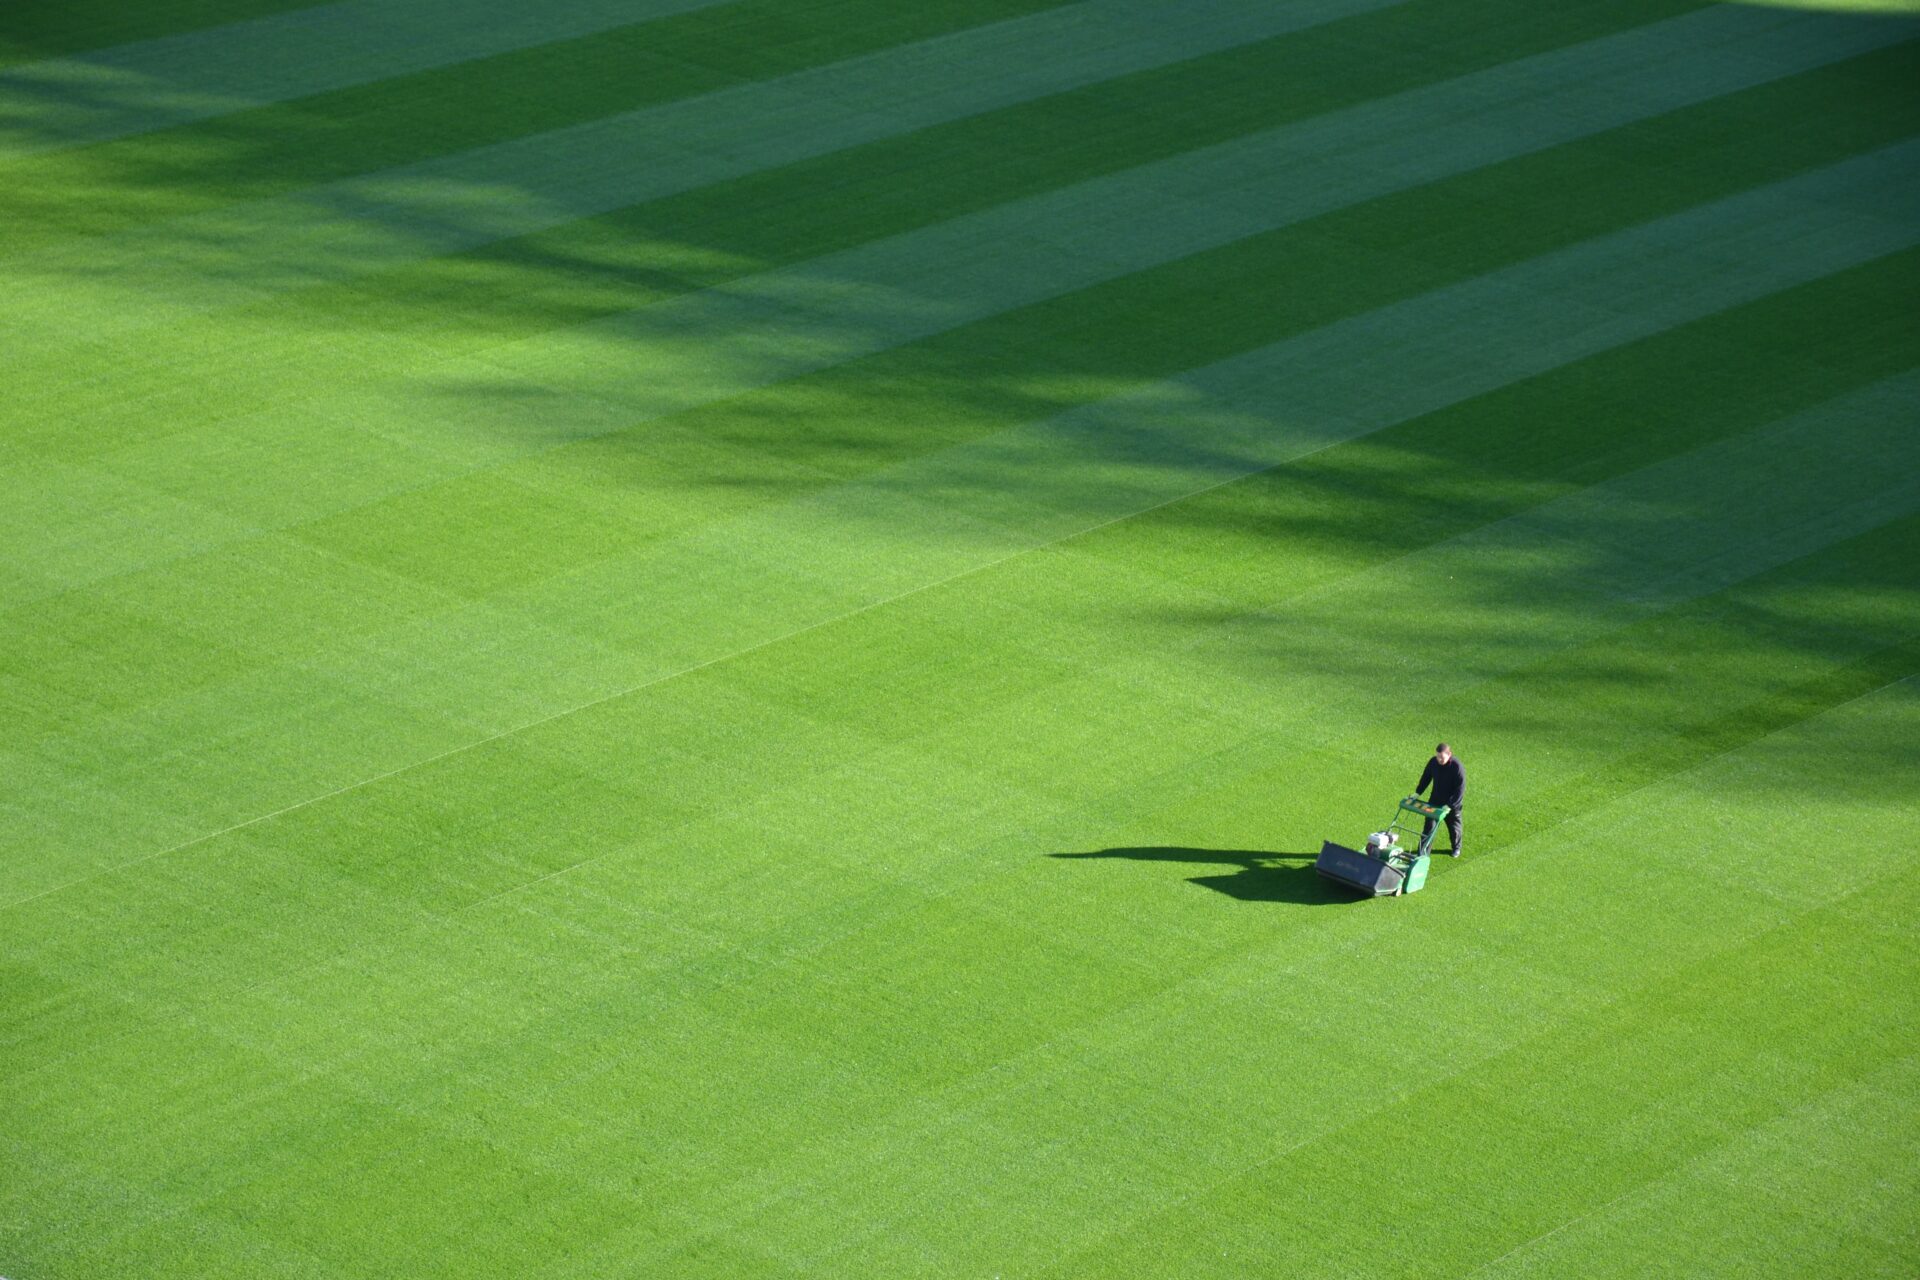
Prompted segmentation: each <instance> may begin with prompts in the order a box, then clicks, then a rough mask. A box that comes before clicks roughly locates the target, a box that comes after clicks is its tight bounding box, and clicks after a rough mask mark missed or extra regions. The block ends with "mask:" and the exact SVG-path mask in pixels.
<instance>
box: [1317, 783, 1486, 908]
mask: <svg viewBox="0 0 1920 1280" xmlns="http://www.w3.org/2000/svg"><path fill="white" fill-rule="evenodd" d="M1450 812H1452V810H1451V809H1450V808H1449V807H1448V806H1446V805H1444V804H1428V803H1427V802H1426V801H1424V800H1422V799H1421V798H1420V797H1419V796H1408V797H1407V798H1406V799H1404V800H1402V801H1401V802H1400V807H1399V808H1398V809H1396V810H1395V811H1394V815H1393V821H1392V822H1389V823H1388V824H1387V829H1386V830H1385V831H1376V832H1374V833H1373V834H1372V835H1370V836H1368V837H1367V847H1366V848H1365V849H1364V850H1361V849H1349V848H1347V847H1346V846H1345V845H1343V844H1335V843H1333V842H1332V841H1331V840H1329V841H1326V842H1324V843H1323V844H1321V846H1320V857H1319V858H1318V859H1317V860H1316V861H1315V862H1314V864H1313V869H1314V870H1315V871H1318V872H1319V873H1320V874H1321V875H1323V876H1325V877H1326V878H1327V879H1329V880H1332V881H1335V882H1336V883H1339V884H1343V885H1345V886H1347V888H1349V889H1358V890H1359V891H1360V892H1361V893H1364V894H1366V895H1367V896H1368V897H1369V898H1380V897H1393V896H1396V895H1399V894H1403V893H1417V892H1419V891H1420V889H1421V888H1422V887H1423V886H1424V885H1425V884H1426V883H1427V863H1428V861H1429V859H1430V858H1431V857H1432V854H1433V832H1434V831H1437V830H1439V828H1440V824H1441V823H1443V822H1445V821H1446V820H1447V814H1449V813H1450ZM1409 815H1412V816H1409ZM1416 820H1417V821H1418V826H1417V827H1416V826H1415V822H1416ZM1429 822H1431V823H1432V824H1433V825H1432V826H1431V827H1428V825H1427V824H1428V823H1429ZM1403 836H1404V837H1408V838H1411V839H1412V841H1413V844H1414V847H1413V851H1412V852H1408V851H1407V849H1406V847H1405V846H1404V845H1402V844H1401V838H1402V837H1403Z"/></svg>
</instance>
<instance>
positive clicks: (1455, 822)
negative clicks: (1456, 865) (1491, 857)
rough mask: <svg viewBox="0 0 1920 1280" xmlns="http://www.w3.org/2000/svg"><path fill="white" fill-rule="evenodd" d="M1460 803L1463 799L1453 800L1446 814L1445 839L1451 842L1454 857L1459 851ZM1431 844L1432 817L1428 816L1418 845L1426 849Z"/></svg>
mask: <svg viewBox="0 0 1920 1280" xmlns="http://www.w3.org/2000/svg"><path fill="white" fill-rule="evenodd" d="M1462 803H1464V801H1462V800H1455V801H1454V802H1453V808H1452V810H1451V811H1450V812H1448V814H1447V839H1448V840H1450V841H1452V842H1453V852H1454V855H1455V856H1456V857H1457V856H1458V855H1459V853H1460V806H1461V805H1462ZM1432 845H1433V819H1432V818H1428V819H1427V829H1426V830H1425V831H1423V832H1421V833H1420V847H1421V848H1423V849H1426V848H1431V847H1432Z"/></svg>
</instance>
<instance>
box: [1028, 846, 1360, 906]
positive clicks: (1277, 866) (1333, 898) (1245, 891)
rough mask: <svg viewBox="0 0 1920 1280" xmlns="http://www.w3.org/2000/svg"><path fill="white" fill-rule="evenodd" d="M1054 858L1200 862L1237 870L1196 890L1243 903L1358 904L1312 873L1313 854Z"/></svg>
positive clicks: (1168, 851)
mask: <svg viewBox="0 0 1920 1280" xmlns="http://www.w3.org/2000/svg"><path fill="white" fill-rule="evenodd" d="M1047 856H1048V857H1052V858H1075V859H1079V858H1124V859H1127V860H1128V861H1132V862H1195V863H1212V864H1218V865H1222V866H1233V867H1238V868H1239V870H1238V871H1234V872H1232V873H1230V874H1227V875H1216V876H1192V877H1189V879H1188V881H1187V883H1188V884H1197V885H1199V886H1201V887H1202V888H1205V889H1212V890H1213V891H1214V892H1215V893H1224V894H1226V895H1227V896H1228V897H1229V898H1238V899H1239V900H1240V901H1242V902H1291V903H1296V904H1298V905H1301V906H1324V905H1327V904H1329V903H1339V902H1357V901H1359V900H1360V899H1359V898H1358V896H1357V895H1355V894H1352V893H1349V892H1347V891H1346V890H1344V889H1341V888H1340V887H1339V886H1337V885H1334V884H1332V883H1331V882H1329V881H1328V880H1326V879H1324V878H1323V877H1322V876H1321V875H1320V873H1319V872H1317V871H1315V870H1314V869H1313V860H1314V858H1315V857H1317V856H1318V855H1317V854H1312V853H1270V852H1267V851H1264V850H1259V849H1184V848H1180V847H1178V846H1168V845H1146V846H1141V847H1136V848H1122V849H1095V850H1093V851H1091V852H1089V853H1054V854H1048V855H1047Z"/></svg>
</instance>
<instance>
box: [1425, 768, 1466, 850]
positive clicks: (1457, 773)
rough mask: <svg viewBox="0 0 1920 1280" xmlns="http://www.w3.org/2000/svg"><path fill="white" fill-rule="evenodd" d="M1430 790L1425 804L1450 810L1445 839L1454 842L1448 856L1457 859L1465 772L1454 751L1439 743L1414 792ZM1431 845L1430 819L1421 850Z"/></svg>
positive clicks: (1464, 800)
mask: <svg viewBox="0 0 1920 1280" xmlns="http://www.w3.org/2000/svg"><path fill="white" fill-rule="evenodd" d="M1429 785H1431V786H1432V787H1433V794H1432V795H1430V796H1428V797H1427V803H1428V804H1444V805H1446V806H1447V807H1448V808H1449V809H1451V810H1452V812H1450V813H1449V814H1447V839H1448V840H1451V841H1452V842H1453V848H1451V849H1449V850H1448V851H1447V852H1448V853H1449V854H1450V855H1452V856H1453V857H1456V858H1457V857H1459V856H1460V806H1461V805H1462V804H1464V803H1465V802H1466V798H1467V771H1466V770H1465V769H1462V768H1461V767H1460V762H1459V761H1458V760H1455V759H1454V758H1453V748H1452V747H1449V746H1448V745H1447V744H1446V743H1444V742H1443V743H1441V744H1440V745H1439V746H1437V747H1435V748H1434V749H1433V759H1431V760H1429V761H1427V767H1426V768H1425V769H1424V770H1422V771H1421V774H1420V785H1419V786H1417V787H1415V788H1414V789H1413V794H1415V795H1419V794H1420V793H1421V792H1423V791H1425V790H1426V789H1427V787H1428V786H1429ZM1432 843H1433V819H1432V818H1428V819H1427V829H1426V831H1425V832H1423V833H1422V834H1421V836H1420V847H1421V848H1423V849H1425V848H1427V847H1429V846H1430V845H1431V844H1432Z"/></svg>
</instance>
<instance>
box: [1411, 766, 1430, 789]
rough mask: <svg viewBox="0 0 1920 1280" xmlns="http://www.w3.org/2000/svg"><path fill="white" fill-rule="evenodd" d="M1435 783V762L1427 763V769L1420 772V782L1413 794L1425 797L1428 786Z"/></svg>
mask: <svg viewBox="0 0 1920 1280" xmlns="http://www.w3.org/2000/svg"><path fill="white" fill-rule="evenodd" d="M1432 781H1433V761H1431V760H1429V761H1427V767H1426V768H1424V769H1422V770H1421V771H1420V781H1419V782H1418V783H1417V784H1415V786H1414V788H1413V794H1415V795H1417V796H1418V795H1425V794H1426V790H1427V784H1428V783H1430V782H1432Z"/></svg>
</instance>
